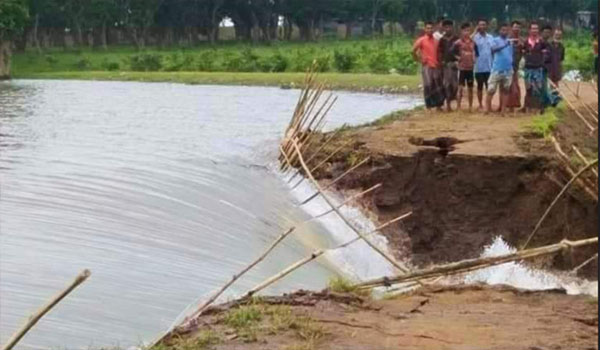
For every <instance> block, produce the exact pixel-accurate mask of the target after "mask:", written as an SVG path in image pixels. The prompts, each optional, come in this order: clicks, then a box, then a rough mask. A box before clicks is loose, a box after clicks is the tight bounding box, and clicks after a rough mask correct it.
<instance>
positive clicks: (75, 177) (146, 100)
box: [0, 80, 420, 349]
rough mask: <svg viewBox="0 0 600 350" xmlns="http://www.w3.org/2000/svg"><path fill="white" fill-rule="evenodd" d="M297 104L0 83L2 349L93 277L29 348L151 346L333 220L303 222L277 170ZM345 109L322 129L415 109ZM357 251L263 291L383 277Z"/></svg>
mask: <svg viewBox="0 0 600 350" xmlns="http://www.w3.org/2000/svg"><path fill="white" fill-rule="evenodd" d="M298 95H299V91H298V90H281V89H278V88H260V87H226V86H189V85H179V84H167V83H130V82H127V83H125V82H84V81H27V80H17V81H12V82H5V83H0V181H1V187H0V342H1V343H4V342H5V341H6V340H7V339H8V337H9V336H10V334H12V332H13V331H14V330H15V329H16V328H17V327H18V326H19V325H20V324H21V323H22V322H24V321H25V318H26V316H27V315H29V314H31V313H32V312H34V311H35V310H36V309H37V308H38V307H39V306H40V305H42V304H43V303H45V301H46V300H47V299H48V298H49V297H50V296H52V295H53V294H54V293H56V292H57V291H58V290H60V289H62V288H63V287H64V286H65V284H67V283H68V282H70V281H71V280H72V279H73V277H74V276H75V275H76V274H77V273H78V272H79V271H81V270H82V269H84V268H89V269H90V270H91V271H92V276H91V277H90V278H89V279H88V281H87V282H85V283H84V284H83V285H82V286H81V287H80V288H79V289H77V290H76V291H75V292H74V293H73V294H71V295H70V296H68V297H67V299H65V300H64V301H63V302H62V303H60V304H59V305H58V306H57V307H56V308H55V309H54V310H53V311H52V312H51V313H49V314H48V315H47V316H46V317H45V318H44V319H42V320H41V321H40V322H39V323H38V325H37V326H36V327H35V328H34V329H33V330H32V331H31V332H30V333H29V334H28V335H27V336H26V337H25V338H24V339H23V340H22V341H21V343H20V347H21V348H41V347H43V348H59V349H62V348H68V349H75V348H77V349H80V348H85V349H88V348H100V347H111V346H120V347H128V346H132V345H139V344H140V343H142V342H144V341H146V342H147V341H149V340H151V339H153V338H154V337H156V336H157V335H158V334H160V332H162V331H164V330H165V329H167V328H168V327H169V326H171V324H172V323H173V321H174V320H175V319H176V318H177V317H178V315H180V313H181V312H182V311H183V310H185V309H186V308H188V307H189V306H190V305H193V304H194V303H197V302H198V298H201V297H203V296H206V295H207V294H208V293H210V292H211V291H214V290H215V289H217V288H218V287H219V286H221V285H222V284H223V283H224V282H225V281H227V280H228V279H229V278H230V276H231V275H232V274H234V273H235V272H237V271H238V270H239V269H240V268H241V267H243V266H245V264H247V263H248V262H249V261H251V260H252V259H253V258H255V257H256V256H257V255H258V253H259V252H260V251H262V250H263V249H264V248H265V247H266V246H267V245H268V244H269V242H270V241H272V240H273V239H274V238H275V237H276V236H278V235H279V234H280V233H281V232H283V231H284V230H285V229H287V228H289V227H290V226H293V225H295V224H298V223H300V222H302V221H305V220H307V219H308V218H310V217H311V215H315V214H318V213H320V212H322V210H325V209H327V207H326V206H325V205H324V204H323V203H320V202H319V201H318V200H316V201H314V202H311V203H309V204H308V205H306V206H304V207H298V206H297V203H298V201H299V199H303V198H305V197H306V196H308V195H309V194H310V193H311V192H312V189H311V188H310V186H308V185H306V184H304V183H303V184H302V185H301V186H300V187H298V189H296V190H295V191H291V190H290V185H289V184H287V182H286V181H285V179H284V177H283V176H282V174H279V173H278V172H277V171H276V170H274V169H276V163H275V157H276V150H277V145H278V139H279V138H280V137H281V135H282V132H283V130H284V128H285V127H286V125H287V123H288V121H289V119H290V117H291V114H292V110H293V108H294V106H295V103H296V100H297V98H298ZM336 95H337V96H338V97H339V99H338V101H337V103H336V105H335V106H334V108H333V109H332V110H331V112H330V114H329V117H328V124H327V128H329V129H331V128H334V127H337V126H341V125H342V124H344V123H350V124H358V123H363V122H366V121H370V120H373V119H375V118H377V117H379V116H381V115H383V114H385V113H388V112H391V111H393V110H398V109H407V108H412V107H414V106H415V104H417V103H420V100H419V99H417V98H414V97H410V96H400V97H399V96H386V95H374V94H359V93H342V92H340V93H336ZM348 211H349V212H350V214H353V215H354V217H355V219H356V220H358V221H361V220H362V223H363V224H364V225H369V223H368V222H366V223H365V222H364V221H366V220H363V219H362V218H361V217H360V214H359V213H352V212H351V211H352V209H348ZM333 215H335V214H333ZM342 226H343V225H341V224H340V223H339V222H336V221H335V218H332V217H330V216H326V217H324V218H323V220H320V221H318V222H312V223H311V224H310V225H305V226H303V228H302V229H300V230H298V231H297V232H296V233H295V235H294V236H292V237H291V238H288V239H287V240H286V241H284V242H283V244H282V245H281V246H280V247H278V248H277V249H276V250H275V251H274V253H273V254H272V256H270V257H269V258H268V259H267V260H266V261H264V262H263V263H261V264H260V265H259V266H258V267H257V268H256V269H255V270H253V271H251V272H250V273H249V274H248V275H247V276H246V277H245V278H243V279H241V280H240V281H239V282H238V283H237V284H235V285H234V288H233V289H232V291H231V293H230V294H229V297H231V296H232V295H234V294H235V293H243V292H244V291H246V290H247V289H248V288H250V287H253V286H254V285H256V284H257V283H259V282H261V281H262V280H264V279H265V278H267V277H269V276H271V275H273V274H275V273H276V272H278V271H279V270H281V269H282V268H283V267H284V266H286V265H287V264H289V263H291V262H293V261H295V260H297V259H299V258H301V257H303V256H305V255H306V254H307V253H308V252H310V251H312V250H313V249H315V248H321V247H328V246H331V245H333V244H335V243H337V242H339V241H341V240H345V239H346V238H348V237H349V238H353V237H354V236H353V235H352V234H351V233H349V232H346V231H347V230H346V229H345V228H343V227H342ZM344 230H346V231H344ZM344 232H346V233H344ZM361 243H362V242H361ZM353 249H354V250H355V254H354V255H353V256H354V259H355V260H354V261H352V259H351V258H349V256H348V255H346V256H343V255H340V254H329V255H330V256H329V257H327V256H326V257H325V258H323V259H321V260H319V261H317V262H313V263H311V264H309V265H307V266H305V267H303V268H301V269H299V270H298V271H296V272H294V273H293V274H291V275H290V276H288V277H287V278H286V279H284V280H282V281H280V282H279V283H277V284H276V285H274V286H273V287H272V288H271V289H269V290H267V291H266V292H267V293H281V292H284V291H289V290H291V289H297V288H322V287H324V286H325V284H326V282H327V279H328V278H329V276H330V275H331V274H332V273H336V270H335V268H334V267H333V266H338V267H339V266H342V267H344V268H348V271H349V270H351V268H352V265H355V266H356V267H357V269H356V270H355V271H354V272H355V275H357V276H370V275H375V274H377V273H378V272H379V273H381V272H382V271H381V269H385V266H384V265H385V264H383V263H381V261H379V260H377V257H373V256H372V254H371V253H370V251H367V250H366V249H362V250H361V247H360V245H358V244H357V245H356V246H355V247H353ZM356 259H358V260H359V261H361V262H360V264H359V263H358V261H357V260H356ZM337 272H339V271H337ZM188 310H189V309H188Z"/></svg>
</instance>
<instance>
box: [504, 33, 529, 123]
mask: <svg viewBox="0 0 600 350" xmlns="http://www.w3.org/2000/svg"><path fill="white" fill-rule="evenodd" d="M509 40H510V41H511V42H512V45H513V77H512V84H510V93H509V94H508V104H507V105H506V107H508V108H509V110H510V112H513V111H514V108H520V107H521V87H520V86H519V64H520V63H521V59H522V58H523V47H524V46H525V42H524V41H523V39H521V22H519V21H513V22H512V23H511V33H510V39H509Z"/></svg>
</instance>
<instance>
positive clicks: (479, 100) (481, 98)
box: [477, 88, 483, 109]
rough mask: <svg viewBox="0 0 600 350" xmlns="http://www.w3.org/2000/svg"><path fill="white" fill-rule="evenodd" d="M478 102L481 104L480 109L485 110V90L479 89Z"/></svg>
mask: <svg viewBox="0 0 600 350" xmlns="http://www.w3.org/2000/svg"><path fill="white" fill-rule="evenodd" d="M477 101H478V102H479V109H483V89H479V88H477Z"/></svg>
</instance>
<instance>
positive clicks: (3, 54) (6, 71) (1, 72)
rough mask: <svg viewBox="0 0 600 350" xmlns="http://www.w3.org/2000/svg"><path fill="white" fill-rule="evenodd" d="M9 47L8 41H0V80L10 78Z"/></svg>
mask: <svg viewBox="0 0 600 350" xmlns="http://www.w3.org/2000/svg"><path fill="white" fill-rule="evenodd" d="M11 45H12V43H11V42H10V41H9V40H3V39H0V80H4V79H8V78H10V55H11V48H10V47H11Z"/></svg>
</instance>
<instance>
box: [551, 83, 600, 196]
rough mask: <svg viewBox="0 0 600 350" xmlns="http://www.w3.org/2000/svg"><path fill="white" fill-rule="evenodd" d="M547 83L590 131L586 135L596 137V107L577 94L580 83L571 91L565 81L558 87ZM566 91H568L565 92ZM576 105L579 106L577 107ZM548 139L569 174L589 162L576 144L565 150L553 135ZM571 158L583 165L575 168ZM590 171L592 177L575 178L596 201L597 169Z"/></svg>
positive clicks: (571, 174) (575, 172) (582, 141)
mask: <svg viewBox="0 0 600 350" xmlns="http://www.w3.org/2000/svg"><path fill="white" fill-rule="evenodd" d="M549 83H550V85H551V86H552V87H553V88H554V90H555V91H557V92H558V93H559V94H560V96H561V97H562V98H563V100H564V101H565V103H566V104H567V106H568V107H569V109H571V110H572V111H573V113H575V115H576V116H577V117H578V118H579V120H580V121H581V122H582V123H583V124H584V125H585V126H586V128H587V129H588V130H589V131H590V132H589V134H588V136H587V137H596V135H595V134H594V133H595V132H597V130H598V111H597V110H596V109H597V107H596V109H595V108H594V107H593V106H590V105H589V104H588V103H586V101H585V100H584V99H583V98H582V97H581V95H580V94H579V86H580V84H581V83H578V85H577V90H576V91H573V89H572V88H571V87H569V85H568V84H567V83H565V84H562V85H561V86H560V87H559V86H557V85H556V84H554V83H553V82H552V81H549ZM567 91H568V92H569V93H567ZM594 92H595V93H596V96H597V95H598V91H597V90H594ZM577 106H579V108H578V107H577ZM550 141H551V142H552V144H553V146H554V149H555V151H556V154H557V157H558V159H559V160H560V161H561V162H562V163H563V165H564V167H565V169H566V171H567V172H568V173H569V175H570V176H575V174H577V173H578V172H579V170H580V169H581V168H584V167H586V166H588V165H589V164H590V162H591V161H590V160H589V159H588V158H586V157H585V156H584V155H583V153H582V152H581V151H580V150H579V148H578V147H577V146H575V145H571V147H570V148H571V150H566V151H565V150H564V149H563V147H562V145H561V144H560V142H559V141H558V140H557V139H556V138H555V137H554V136H551V137H550ZM581 143H582V144H583V143H584V140H581ZM570 151H572V152H571V154H570V155H569V154H568V153H567V152H570ZM573 159H579V161H580V162H581V163H582V164H583V166H582V167H580V169H577V165H576V164H574V163H573V161H572V160H573ZM591 172H592V173H593V177H591V178H590V177H580V178H578V179H577V180H576V182H577V184H578V185H579V186H580V187H581V188H583V190H584V191H585V192H587V193H588V194H589V195H590V196H591V197H592V198H593V199H594V200H596V201H598V171H597V170H596V169H591Z"/></svg>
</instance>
